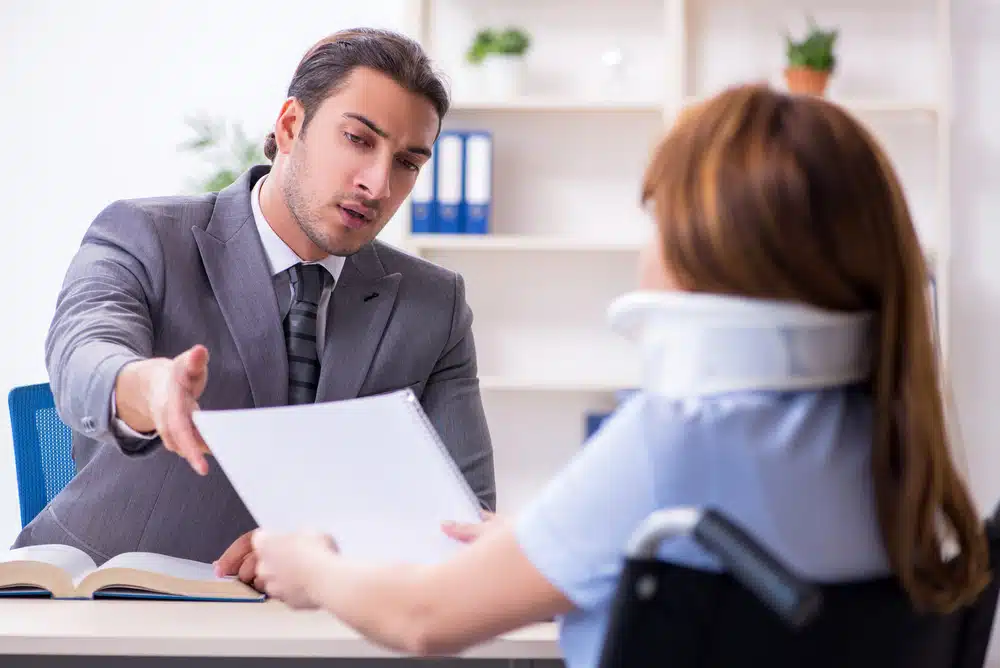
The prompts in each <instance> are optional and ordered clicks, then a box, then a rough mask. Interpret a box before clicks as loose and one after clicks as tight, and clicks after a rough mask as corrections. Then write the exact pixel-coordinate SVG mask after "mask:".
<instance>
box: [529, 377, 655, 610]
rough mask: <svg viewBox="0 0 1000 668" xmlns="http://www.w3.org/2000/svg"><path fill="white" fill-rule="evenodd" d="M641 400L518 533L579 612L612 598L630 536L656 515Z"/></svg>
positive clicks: (543, 497)
mask: <svg viewBox="0 0 1000 668" xmlns="http://www.w3.org/2000/svg"><path fill="white" fill-rule="evenodd" d="M647 401H648V399H647V398H646V396H645V395H643V394H642V393H640V394H637V395H634V396H633V398H632V399H631V400H630V401H628V402H626V403H625V404H623V405H622V406H621V407H620V408H619V409H618V411H616V412H615V414H614V415H612V416H611V418H609V419H608V420H607V421H606V422H605V423H604V425H603V427H602V428H601V429H600V430H599V431H598V432H597V433H596V434H595V435H594V436H593V437H592V438H591V439H590V440H589V441H588V442H587V443H586V444H585V445H584V446H583V448H582V449H581V451H580V452H579V453H578V454H577V455H576V456H575V457H574V458H573V459H572V460H571V462H570V463H569V465H568V466H567V468H565V469H564V470H563V471H562V472H560V473H559V474H558V475H557V476H556V477H555V478H554V479H553V480H552V481H550V483H549V484H548V485H547V486H546V487H545V488H544V489H543V491H542V493H541V494H540V495H539V496H538V497H537V498H536V499H535V500H534V501H533V502H532V503H531V504H529V505H528V506H527V507H526V508H525V510H524V511H523V513H522V514H521V516H520V517H519V518H518V520H517V523H516V525H515V532H516V534H517V538H518V541H519V545H520V546H521V549H522V550H523V551H524V552H525V554H526V555H527V557H528V559H529V561H531V562H532V564H533V565H534V566H535V567H536V568H537V569H538V570H539V571H540V572H541V573H542V575H543V576H544V577H545V578H546V579H547V580H548V581H549V582H551V583H552V585H553V586H554V587H556V588H557V589H559V590H560V591H561V592H562V593H563V594H564V595H565V596H566V597H567V598H568V599H569V600H570V601H572V602H573V604H574V605H576V607H578V608H584V609H585V608H588V607H591V606H594V605H596V604H598V603H599V602H601V601H602V600H606V599H607V598H609V597H610V596H611V595H612V594H613V592H614V588H615V586H616V585H617V580H618V575H619V574H620V572H621V569H622V557H623V554H624V550H625V546H626V543H627V541H628V538H629V536H630V535H631V534H632V532H633V531H634V530H635V528H636V527H637V526H638V524H639V523H640V522H641V521H642V520H643V519H644V518H645V517H646V516H647V515H648V514H649V513H650V512H652V511H653V510H655V508H656V494H655V490H654V484H653V480H654V477H653V476H654V473H653V471H652V465H651V461H650V455H649V449H650V447H651V443H650V442H649V439H650V437H651V435H652V436H653V437H654V438H656V439H657V440H658V441H662V439H664V438H666V439H668V440H669V439H671V435H670V434H669V433H664V432H663V428H662V426H660V427H659V428H658V429H656V430H651V429H650V428H649V427H648V425H647V424H646V413H647Z"/></svg>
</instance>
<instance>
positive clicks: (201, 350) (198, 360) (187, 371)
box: [180, 344, 208, 381]
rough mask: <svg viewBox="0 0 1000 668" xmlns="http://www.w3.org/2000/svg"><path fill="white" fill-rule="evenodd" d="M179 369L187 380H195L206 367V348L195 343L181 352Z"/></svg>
mask: <svg viewBox="0 0 1000 668" xmlns="http://www.w3.org/2000/svg"><path fill="white" fill-rule="evenodd" d="M181 361H182V363H181V365H180V366H181V370H182V371H183V372H184V375H185V376H187V378H186V379H187V380H190V381H196V380H197V379H198V378H200V377H201V375H202V374H203V373H205V370H206V369H207V368H208V348H206V347H205V346H203V345H200V344H199V345H196V346H193V347H191V348H190V349H188V350H187V351H186V352H184V353H182V354H181Z"/></svg>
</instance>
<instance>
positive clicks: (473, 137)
mask: <svg viewBox="0 0 1000 668" xmlns="http://www.w3.org/2000/svg"><path fill="white" fill-rule="evenodd" d="M464 166H465V170H464V171H465V187H464V194H465V197H464V198H463V200H462V207H463V212H462V221H463V225H464V227H463V231H464V232H466V233H467V234H486V233H487V232H488V231H489V220H490V208H491V207H490V204H491V201H492V199H493V188H492V186H493V182H492V181H493V137H492V135H491V134H490V133H489V132H470V133H469V134H468V135H467V136H466V138H465V165H464Z"/></svg>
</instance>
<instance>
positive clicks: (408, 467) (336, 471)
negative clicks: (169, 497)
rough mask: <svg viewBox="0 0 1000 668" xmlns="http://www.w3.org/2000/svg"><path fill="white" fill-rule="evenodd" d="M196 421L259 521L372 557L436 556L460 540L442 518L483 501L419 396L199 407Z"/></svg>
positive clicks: (461, 516)
mask: <svg viewBox="0 0 1000 668" xmlns="http://www.w3.org/2000/svg"><path fill="white" fill-rule="evenodd" d="M194 422H195V425H196V426H197V427H198V430H199V431H200V432H201V434H202V437H203V438H204V439H205V442H206V443H207V444H208V447H209V449H210V450H211V451H212V456H213V457H214V459H215V461H214V462H213V461H212V460H211V459H210V460H209V463H210V465H212V464H217V465H219V466H221V468H222V470H223V472H224V473H225V474H226V476H227V477H228V478H229V481H230V482H231V483H232V485H233V487H234V489H235V490H236V492H237V494H239V496H240V498H241V499H242V500H243V503H244V504H245V505H246V507H247V509H248V510H249V511H250V514H251V515H253V517H254V519H255V520H256V521H257V524H258V525H259V526H260V527H261V528H264V529H268V530H271V531H277V532H286V531H296V530H300V529H305V530H310V531H321V532H324V533H327V534H329V535H331V536H332V537H333V538H334V540H335V541H336V542H337V545H338V547H339V549H340V551H341V553H343V554H344V555H345V556H350V557H353V558H360V559H363V560H365V561H367V562H369V563H404V562H405V563H420V564H427V563H435V562H438V561H441V560H443V559H445V558H447V557H448V556H450V555H451V554H453V553H454V552H455V551H456V550H459V549H461V547H462V545H461V544H460V543H458V542H456V541H455V540H453V539H451V538H449V537H448V536H446V535H445V534H444V533H443V532H442V530H441V523H442V522H444V521H446V520H455V521H458V522H479V521H480V520H481V517H480V514H479V508H480V505H479V502H478V500H477V498H476V496H475V494H474V493H473V492H472V490H471V489H470V488H469V486H468V484H467V483H466V481H465V478H464V477H463V476H462V474H461V472H460V471H459V469H458V467H457V465H456V464H455V462H454V460H453V459H452V458H451V456H450V455H449V454H448V452H447V450H446V449H445V447H444V444H443V443H442V442H441V440H440V438H439V437H438V434H437V432H436V431H435V429H434V427H433V425H432V424H431V422H430V420H429V419H428V418H427V415H426V414H425V413H424V411H423V408H422V407H421V406H420V402H419V401H418V400H417V398H416V396H415V395H414V394H413V392H412V391H410V390H408V389H407V390H400V391H397V392H391V393H388V394H381V395H376V396H370V397H361V398H357V399H348V400H345V401H335V402H328V403H319V404H307V405H298V406H280V407H273V408H255V409H239V410H220V411H198V412H196V413H195V414H194Z"/></svg>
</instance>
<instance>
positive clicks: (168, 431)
mask: <svg viewBox="0 0 1000 668" xmlns="http://www.w3.org/2000/svg"><path fill="white" fill-rule="evenodd" d="M192 404H193V402H192V401H190V400H188V399H187V398H186V397H183V396H181V397H177V398H176V399H173V400H172V401H171V402H170V403H169V404H168V405H167V415H166V419H165V420H164V423H165V424H164V427H165V428H164V429H163V431H161V432H160V436H161V438H163V443H164V445H165V446H166V447H167V449H168V450H170V451H172V452H175V453H177V454H178V455H180V456H181V457H183V458H184V459H186V460H187V461H188V462H189V463H190V464H191V467H192V468H193V469H194V470H195V471H196V472H197V473H199V474H200V475H205V474H207V473H208V462H207V461H205V457H204V455H205V454H206V453H208V446H207V445H206V444H205V441H204V439H203V438H202V437H201V434H200V433H198V429H197V428H196V427H195V426H194V421H193V420H192V419H191V414H192V409H191V406H192Z"/></svg>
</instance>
